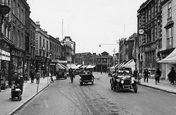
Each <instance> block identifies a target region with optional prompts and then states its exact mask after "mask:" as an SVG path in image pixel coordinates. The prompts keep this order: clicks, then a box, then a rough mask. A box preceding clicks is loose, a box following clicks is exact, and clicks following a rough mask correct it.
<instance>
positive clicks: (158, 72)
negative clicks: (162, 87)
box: [155, 68, 161, 85]
mask: <svg viewBox="0 0 176 115" xmlns="http://www.w3.org/2000/svg"><path fill="white" fill-rule="evenodd" d="M160 77H161V71H160V69H159V68H157V70H156V73H155V84H156V85H157V83H159V81H160Z"/></svg>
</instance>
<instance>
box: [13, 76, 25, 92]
mask: <svg viewBox="0 0 176 115" xmlns="http://www.w3.org/2000/svg"><path fill="white" fill-rule="evenodd" d="M23 84H24V79H23V76H22V74H21V73H19V74H18V75H17V77H16V78H15V85H19V88H20V90H21V95H22V94H23Z"/></svg>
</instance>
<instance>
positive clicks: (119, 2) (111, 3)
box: [27, 0, 146, 55]
mask: <svg viewBox="0 0 176 115" xmlns="http://www.w3.org/2000/svg"><path fill="white" fill-rule="evenodd" d="M145 1H146V0H27V3H28V4H29V6H30V11H31V14H30V17H31V19H32V20H33V21H34V22H36V21H40V25H41V28H42V29H44V30H46V31H47V32H48V34H49V35H52V36H53V37H59V38H60V40H62V39H63V38H62V36H71V39H72V40H73V41H75V43H76V53H83V52H91V53H97V54H99V53H102V52H103V51H106V52H108V53H109V54H110V55H113V54H114V53H118V52H119V45H118V41H119V39H121V38H128V37H129V36H131V35H132V34H133V33H134V32H137V10H138V9H139V7H140V5H141V4H142V3H143V2H145ZM100 45H101V46H100Z"/></svg>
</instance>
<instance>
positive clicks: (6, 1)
mask: <svg viewBox="0 0 176 115" xmlns="http://www.w3.org/2000/svg"><path fill="white" fill-rule="evenodd" d="M9 3H10V0H2V1H0V5H2V6H9Z"/></svg>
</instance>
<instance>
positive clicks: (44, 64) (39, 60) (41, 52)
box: [35, 22, 50, 76]
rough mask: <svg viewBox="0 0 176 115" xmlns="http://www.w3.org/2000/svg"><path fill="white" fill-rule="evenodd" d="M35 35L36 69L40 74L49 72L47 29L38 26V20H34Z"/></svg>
mask: <svg viewBox="0 0 176 115" xmlns="http://www.w3.org/2000/svg"><path fill="white" fill-rule="evenodd" d="M36 26H37V28H36V36H35V56H36V71H41V72H42V76H43V75H47V74H48V72H49V60H50V49H49V48H50V42H49V35H48V34H47V31H45V30H43V29H42V28H41V27H40V22H36Z"/></svg>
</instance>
